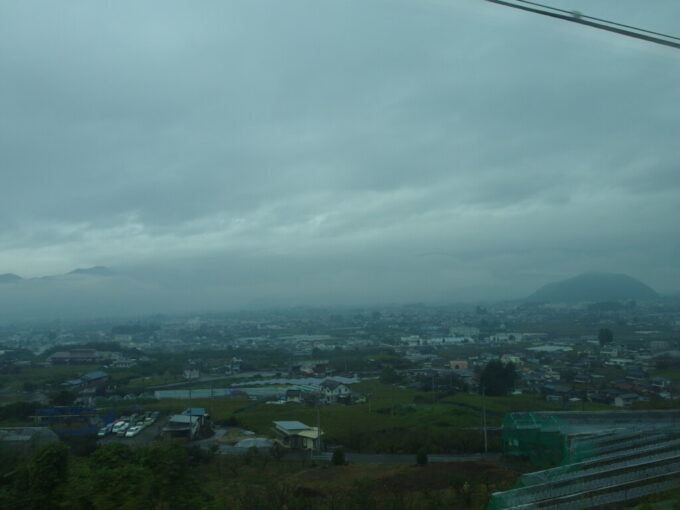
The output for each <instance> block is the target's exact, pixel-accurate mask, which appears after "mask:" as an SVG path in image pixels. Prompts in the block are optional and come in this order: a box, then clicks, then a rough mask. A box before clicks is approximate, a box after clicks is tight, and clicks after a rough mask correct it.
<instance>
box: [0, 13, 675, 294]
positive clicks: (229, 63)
mask: <svg viewBox="0 0 680 510" xmlns="http://www.w3.org/2000/svg"><path fill="white" fill-rule="evenodd" d="M546 3H550V4H551V5H555V6H560V7H564V8H569V9H572V8H573V9H578V10H581V11H582V12H584V13H586V14H590V15H593V16H600V17H605V18H609V19H614V20H617V21H620V22H623V23H628V24H634V25H640V26H642V27H644V28H648V29H651V30H659V31H666V32H670V33H672V34H675V35H679V34H680V2H677V0H653V1H646V2H640V1H639V0H599V1H592V0H588V1H586V0H550V1H548V0H546ZM679 85H680V51H678V50H675V49H671V48H666V47H662V46H658V45H654V44H651V43H647V42H643V41H639V40H635V39H631V38H627V37H623V36H619V35H615V34H611V33H607V32H603V31H598V30H594V29H590V28H587V27H582V26H578V25H576V24H573V23H566V22H563V21H558V20H552V19H549V18H546V17H543V16H538V15H535V14H529V13H525V12H521V11H518V10H515V9H510V8H506V7H501V6H498V5H494V4H491V3H488V2H484V1H483V0H448V1H438V0H238V1H237V0H232V1H229V0H219V1H210V0H202V1H201V2H195V1H184V2H179V1H171V0H166V1H163V2H160V1H153V2H151V1H143V0H117V1H115V2H110V1H97V0H71V1H68V2H54V1H47V0H45V1H33V0H21V1H11V0H0V112H1V114H0V171H1V176H2V179H1V183H0V218H1V221H0V273H5V272H11V273H16V274H19V275H21V276H23V277H33V276H42V275H45V274H57V273H63V272H67V271H70V270H71V269H73V268H76V267H87V266H93V265H105V266H109V267H112V268H116V269H117V270H119V271H122V272H126V273H129V274H132V275H134V276H135V277H136V278H139V279H141V280H143V281H145V282H146V283H145V285H151V286H154V285H156V286H159V287H163V288H167V287H168V286H170V287H171V288H172V289H174V290H176V291H178V292H181V291H182V289H183V288H187V289H189V288H190V291H191V293H193V294H192V295H193V296H194V298H195V299H199V301H200V299H204V300H205V302H206V303H225V304H226V305H229V306H231V305H235V304H248V303H258V302H268V300H272V302H282V301H286V300H288V299H290V300H291V302H296V303H302V302H306V303H309V304H316V303H324V304H325V303H328V304H331V303H351V302H353V301H356V302H360V303H373V302H375V303H378V302H399V301H439V300H442V299H452V300H453V299H455V300H467V299H495V298H514V297H521V296H523V295H526V294H528V293H530V292H531V291H533V290H534V289H535V288H536V287H538V286H540V285H542V284H544V283H546V282H549V281H553V280H556V279H562V278H566V277H570V276H573V275H575V274H578V273H581V272H584V271H590V270H599V271H611V272H622V273H627V274H630V275H631V276H634V277H637V278H640V279H641V280H643V281H644V282H646V283H648V284H649V285H651V286H652V287H654V288H655V289H656V290H658V291H661V292H669V291H677V290H680V270H679V264H678V256H677V254H678V253H680V227H679V218H680V168H679V161H680V124H679V118H680V116H679V114H680V86H679ZM197 296H203V297H202V298H198V297H197Z"/></svg>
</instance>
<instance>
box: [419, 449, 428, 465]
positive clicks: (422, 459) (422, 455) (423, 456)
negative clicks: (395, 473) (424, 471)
mask: <svg viewBox="0 0 680 510" xmlns="http://www.w3.org/2000/svg"><path fill="white" fill-rule="evenodd" d="M416 463H417V464H418V465H419V466H425V465H427V450H426V449H425V448H421V449H420V450H418V453H417V454H416Z"/></svg>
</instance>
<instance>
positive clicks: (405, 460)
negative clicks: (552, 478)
mask: <svg viewBox="0 0 680 510" xmlns="http://www.w3.org/2000/svg"><path fill="white" fill-rule="evenodd" d="M247 451H248V449H247V448H236V447H235V446H227V445H220V447H219V449H218V450H217V453H220V454H222V455H244V454H245V453H246V452H247ZM332 456H333V454H332V453H331V452H321V453H319V454H315V455H313V456H312V460H322V461H330V460H331V457H332ZM303 458H309V457H308V456H307V455H305V454H302V453H297V452H291V453H288V454H286V455H285V456H284V459H287V460H301V459H303ZM500 458H501V454H500V453H487V454H484V453H466V454H460V455H434V454H433V455H428V456H427V460H428V462H466V461H478V460H488V461H493V462H496V461H498V460H500ZM345 460H346V461H347V462H354V463H357V464H372V463H374V464H415V463H416V456H415V454H413V455H396V454H388V453H349V452H347V453H345Z"/></svg>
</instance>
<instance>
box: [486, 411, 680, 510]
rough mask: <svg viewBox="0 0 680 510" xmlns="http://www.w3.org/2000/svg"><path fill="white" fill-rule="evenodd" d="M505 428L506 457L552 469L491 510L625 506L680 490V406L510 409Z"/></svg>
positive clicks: (501, 497)
mask: <svg viewBox="0 0 680 510" xmlns="http://www.w3.org/2000/svg"><path fill="white" fill-rule="evenodd" d="M502 434H503V448H504V452H505V454H506V455H509V456H515V457H521V458H526V459H528V460H530V461H531V462H532V463H534V464H536V465H538V466H541V467H545V468H547V469H544V470H542V471H536V472H533V473H527V474H525V475H523V476H522V477H520V479H519V481H518V483H517V487H516V488H515V489H513V490H510V491H505V492H499V493H495V494H494V495H493V496H492V498H491V502H490V503H489V509H490V510H504V509H518V510H519V509H520V508H521V509H526V510H528V509H538V508H541V509H564V510H581V509H588V508H595V507H599V506H602V505H617V506H618V505H621V506H622V507H625V506H628V505H632V504H634V503H635V502H636V501H640V500H642V499H644V498H645V497H648V496H650V495H652V494H663V493H667V492H670V491H673V490H678V489H680V411H613V412H608V411H607V412H556V413H511V414H509V415H508V416H506V418H505V419H504V420H503V430H502Z"/></svg>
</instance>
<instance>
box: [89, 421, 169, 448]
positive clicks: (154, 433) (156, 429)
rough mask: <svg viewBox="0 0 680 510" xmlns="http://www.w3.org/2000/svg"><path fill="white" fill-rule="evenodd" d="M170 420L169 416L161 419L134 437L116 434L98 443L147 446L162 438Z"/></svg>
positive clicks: (101, 439) (103, 438)
mask: <svg viewBox="0 0 680 510" xmlns="http://www.w3.org/2000/svg"><path fill="white" fill-rule="evenodd" d="M168 419H169V418H168V417H167V416H161V417H159V418H158V419H157V420H156V421H155V422H154V423H152V424H151V425H149V426H148V427H145V428H144V430H142V431H141V432H140V433H139V434H137V435H136V436H133V437H124V436H123V437H121V436H117V435H115V434H109V435H107V436H106V437H102V438H100V439H99V440H98V441H97V442H98V443H99V444H108V443H124V444H128V445H130V446H135V447H139V446H145V445H147V444H149V443H151V442H152V441H153V440H154V439H156V438H157V437H159V436H160V434H161V431H162V430H163V427H165V425H166V424H167V422H168Z"/></svg>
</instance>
